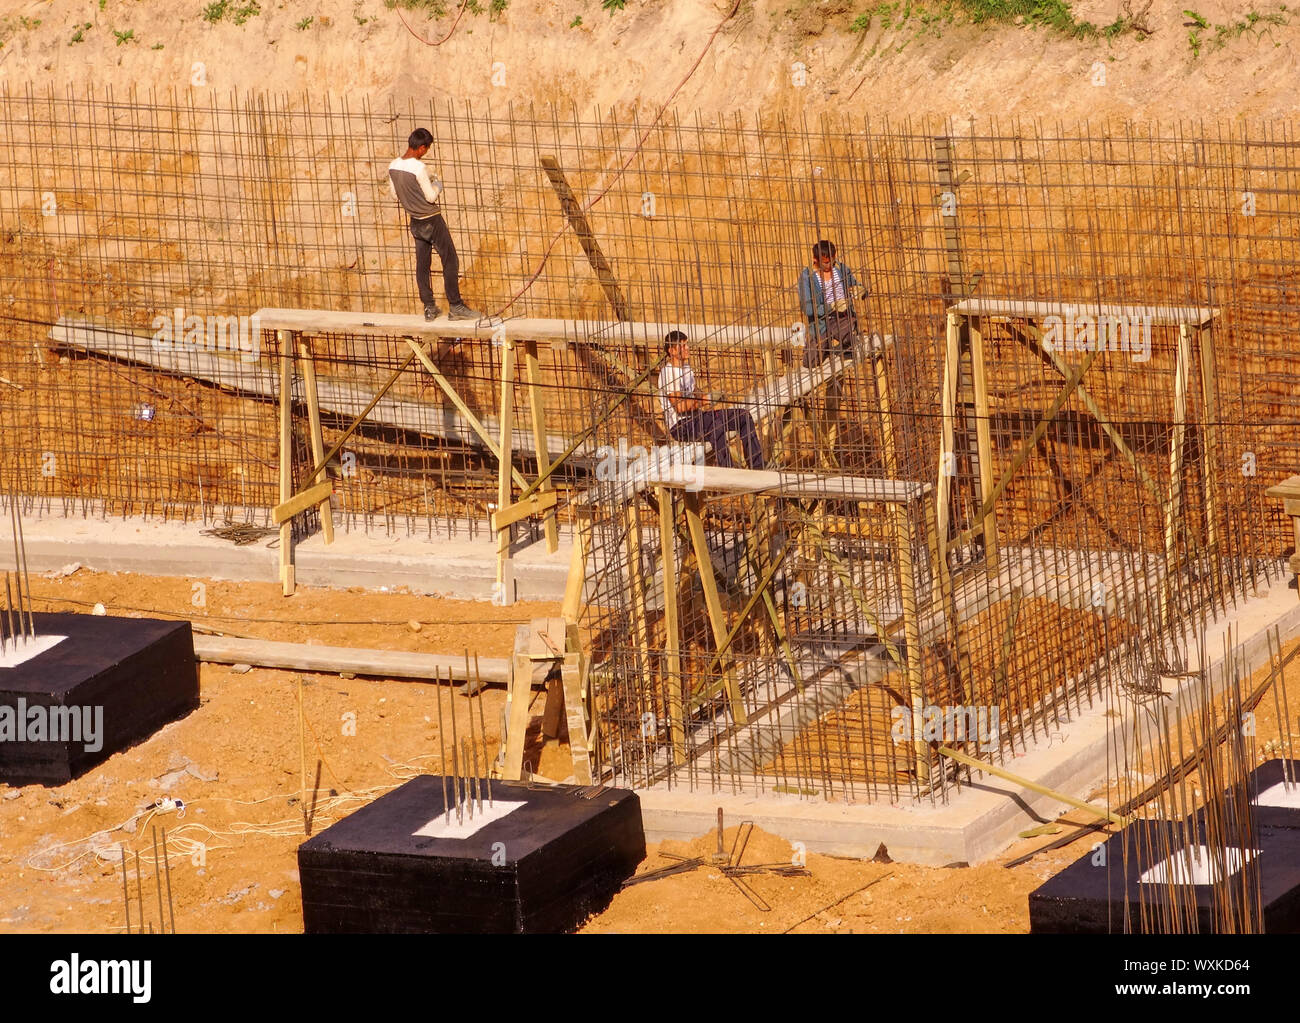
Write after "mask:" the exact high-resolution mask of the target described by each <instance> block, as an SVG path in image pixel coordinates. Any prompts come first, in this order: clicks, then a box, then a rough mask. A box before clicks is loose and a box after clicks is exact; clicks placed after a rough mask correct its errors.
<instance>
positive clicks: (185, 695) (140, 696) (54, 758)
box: [0, 614, 199, 785]
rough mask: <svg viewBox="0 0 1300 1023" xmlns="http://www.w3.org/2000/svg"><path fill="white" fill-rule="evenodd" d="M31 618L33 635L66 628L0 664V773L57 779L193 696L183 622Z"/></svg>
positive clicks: (143, 732)
mask: <svg viewBox="0 0 1300 1023" xmlns="http://www.w3.org/2000/svg"><path fill="white" fill-rule="evenodd" d="M34 618H35V623H36V630H37V633H38V635H39V636H47V635H59V636H66V637H67V638H66V639H64V640H63V641H62V642H61V643H58V644H57V645H55V646H53V647H51V648H50V649H48V650H45V651H43V652H42V653H39V654H37V655H36V656H35V657H33V658H32V659H31V660H28V661H26V662H24V663H23V664H19V665H16V666H14V667H12V668H0V782H6V783H8V784H10V785H30V784H41V785H60V784H63V783H64V782H67V781H70V780H72V779H73V778H76V777H77V776H79V775H81V774H83V773H84V772H85V771H87V770H88V769H89V768H91V767H93V766H94V765H96V764H98V763H101V762H103V761H104V760H107V759H108V758H109V757H110V756H112V755H113V754H114V753H117V752H118V751H120V750H123V749H125V748H126V747H128V746H131V745H133V744H134V743H136V742H139V741H141V740H142V739H145V738H148V737H149V736H150V735H152V734H153V733H154V732H155V731H157V729H158V728H159V727H161V726H162V725H164V724H166V723H167V722H168V721H174V720H176V719H177V718H180V717H183V716H184V715H186V714H187V713H189V712H190V711H191V710H193V709H194V708H195V707H197V706H198V705H199V670H198V664H197V662H196V661H195V659H194V639H193V634H192V632H191V631H190V623H189V622H170V621H162V620H159V619H153V618H111V617H108V616H101V615H79V614H37V615H35V616H34ZM20 711H22V714H21V715H20V713H19V712H20ZM20 717H21V718H22V719H23V720H22V722H21V723H19V718H20ZM74 717H75V718H78V719H79V721H74ZM38 724H40V725H41V726H42V730H43V733H44V734H43V737H41V738H36V739H33V738H32V736H34V735H36V734H37V725H38ZM78 725H80V729H79V730H77V726H78Z"/></svg>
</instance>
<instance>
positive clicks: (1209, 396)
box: [1196, 329, 1223, 596]
mask: <svg viewBox="0 0 1300 1023" xmlns="http://www.w3.org/2000/svg"><path fill="white" fill-rule="evenodd" d="M1196 344H1197V347H1198V349H1199V352H1198V354H1199V356H1200V363H1201V421H1202V422H1203V423H1204V424H1205V425H1204V427H1203V428H1202V433H1201V437H1202V441H1203V443H1202V446H1201V471H1202V474H1203V479H1204V481H1205V546H1206V553H1207V554H1208V555H1209V557H1210V560H1211V563H1212V564H1213V566H1214V578H1215V585H1216V588H1217V587H1218V585H1219V579H1220V576H1221V573H1220V566H1221V564H1222V559H1223V552H1222V551H1221V550H1220V549H1219V472H1220V467H1219V385H1218V376H1217V374H1216V371H1215V367H1214V345H1213V344H1212V343H1211V337H1210V335H1209V331H1208V329H1202V330H1198V331H1197V332H1196ZM1221 595H1222V594H1220V596H1221Z"/></svg>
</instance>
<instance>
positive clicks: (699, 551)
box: [684, 491, 749, 725]
mask: <svg viewBox="0 0 1300 1023" xmlns="http://www.w3.org/2000/svg"><path fill="white" fill-rule="evenodd" d="M684 504H685V505H686V529H687V532H689V533H690V537H691V546H692V547H694V548H695V560H696V561H697V562H698V563H699V566H700V586H701V587H702V588H703V590H704V606H705V607H706V608H707V609H708V612H709V626H710V628H711V629H712V630H713V641H714V643H715V644H716V645H717V648H718V649H719V650H721V649H723V648H724V647H725V646H726V643H727V619H726V616H725V615H724V614H723V611H722V600H721V598H720V597H719V596H718V581H717V579H715V578H714V576H713V559H712V558H711V557H710V556H709V541H708V538H707V537H706V536H705V535H704V522H703V520H702V519H701V518H700V512H701V510H702V508H703V502H702V501H701V500H700V495H699V494H698V493H695V492H694V491H687V492H686V495H685V501H684ZM734 664H735V659H734V658H728V663H727V665H726V666H725V667H724V668H723V676H722V679H723V685H724V687H725V688H726V690H727V696H728V698H729V699H730V700H731V716H732V719H733V720H734V721H735V723H736V724H738V725H744V724H748V723H749V715H747V714H746V713H745V704H744V702H743V701H742V700H741V698H740V684H739V683H738V682H737V681H736V671H735V668H734Z"/></svg>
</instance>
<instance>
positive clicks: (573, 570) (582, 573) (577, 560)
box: [560, 514, 591, 624]
mask: <svg viewBox="0 0 1300 1023" xmlns="http://www.w3.org/2000/svg"><path fill="white" fill-rule="evenodd" d="M590 528H591V523H590V521H589V520H588V517H587V515H586V514H582V515H579V516H578V517H576V518H575V519H574V522H573V554H572V556H571V557H570V558H569V576H568V578H567V579H566V580H565V583H564V603H563V604H562V605H561V608H560V614H561V615H563V616H564V620H565V621H566V622H573V623H575V624H576V623H577V621H578V616H579V614H580V613H581V611H582V591H583V588H584V587H585V585H586V582H587V574H586V573H587V532H588V530H589V529H590Z"/></svg>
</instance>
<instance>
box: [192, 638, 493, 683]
mask: <svg viewBox="0 0 1300 1023" xmlns="http://www.w3.org/2000/svg"><path fill="white" fill-rule="evenodd" d="M194 656H195V657H196V658H197V659H198V660H200V661H205V662H207V663H210V664H250V665H253V666H255V667H259V668H280V669H283V670H286V671H318V672H323V673H326V674H338V673H339V672H351V673H353V674H356V675H369V676H374V677H376V678H405V679H418V680H420V681H430V682H436V681H438V680H439V679H441V678H449V679H452V680H455V681H458V682H468V681H471V678H470V676H469V674H468V673H467V672H466V669H465V657H464V654H454V655H453V654H425V653H415V652H411V651H405V650H367V649H364V648H359V647H341V646H313V645H309V644H306V643H279V642H275V641H273V640H269V639H237V638H233V637H230V636H205V635H202V634H199V633H196V634H195V636H194ZM478 678H480V679H482V681H484V682H492V683H496V684H503V683H505V682H506V681H507V680H508V678H509V665H508V662H507V661H506V660H505V658H483V659H479V661H478Z"/></svg>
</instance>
